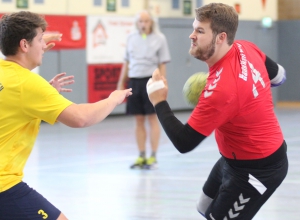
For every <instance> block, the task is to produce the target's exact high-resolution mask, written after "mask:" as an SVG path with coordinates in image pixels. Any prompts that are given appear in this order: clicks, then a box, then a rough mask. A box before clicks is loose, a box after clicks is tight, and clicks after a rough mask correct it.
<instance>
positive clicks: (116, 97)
mask: <svg viewBox="0 0 300 220" xmlns="http://www.w3.org/2000/svg"><path fill="white" fill-rule="evenodd" d="M130 95H132V89H131V88H130V89H123V90H115V91H113V92H112V93H110V95H109V97H108V98H110V99H112V100H113V101H115V102H116V103H117V105H119V104H121V103H122V102H123V101H124V99H125V98H126V97H128V96H130Z"/></svg>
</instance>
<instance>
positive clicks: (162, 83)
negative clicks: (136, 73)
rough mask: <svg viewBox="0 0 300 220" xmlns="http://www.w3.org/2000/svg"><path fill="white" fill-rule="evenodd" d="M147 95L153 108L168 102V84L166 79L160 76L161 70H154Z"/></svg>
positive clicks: (148, 84)
mask: <svg viewBox="0 0 300 220" xmlns="http://www.w3.org/2000/svg"><path fill="white" fill-rule="evenodd" d="M147 93H148V97H149V99H150V101H151V103H152V105H153V106H155V105H156V104H158V103H159V102H162V101H165V100H167V96H168V83H167V80H166V78H165V77H163V76H162V75H161V74H160V72H159V69H156V70H154V72H153V74H152V78H150V79H149V81H148V83H147Z"/></svg>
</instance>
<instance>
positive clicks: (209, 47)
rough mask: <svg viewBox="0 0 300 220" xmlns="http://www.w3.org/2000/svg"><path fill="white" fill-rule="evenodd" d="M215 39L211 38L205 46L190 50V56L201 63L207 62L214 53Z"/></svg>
mask: <svg viewBox="0 0 300 220" xmlns="http://www.w3.org/2000/svg"><path fill="white" fill-rule="evenodd" d="M215 43H216V38H215V37H213V39H212V40H211V42H210V43H208V44H206V45H199V44H197V46H195V47H191V48H190V51H189V52H190V54H191V55H192V56H193V57H195V58H197V59H199V60H202V61H206V60H208V59H209V58H210V57H211V56H212V55H213V54H214V53H215Z"/></svg>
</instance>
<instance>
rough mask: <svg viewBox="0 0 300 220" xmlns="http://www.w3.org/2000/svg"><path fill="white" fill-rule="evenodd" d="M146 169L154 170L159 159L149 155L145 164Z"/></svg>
mask: <svg viewBox="0 0 300 220" xmlns="http://www.w3.org/2000/svg"><path fill="white" fill-rule="evenodd" d="M144 169H146V170H153V169H157V161H156V158H155V157H149V158H148V159H147V160H146V164H145V165H144Z"/></svg>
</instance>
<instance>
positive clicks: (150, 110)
mask: <svg viewBox="0 0 300 220" xmlns="http://www.w3.org/2000/svg"><path fill="white" fill-rule="evenodd" d="M150 78H151V77H145V78H130V79H129V82H128V88H132V95H131V96H129V97H128V98H127V105H126V113H127V114H129V115H149V114H154V113H155V109H154V107H153V105H152V103H151V102H150V100H149V97H148V94H147V89H146V85H147V82H148V80H149V79H150Z"/></svg>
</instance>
